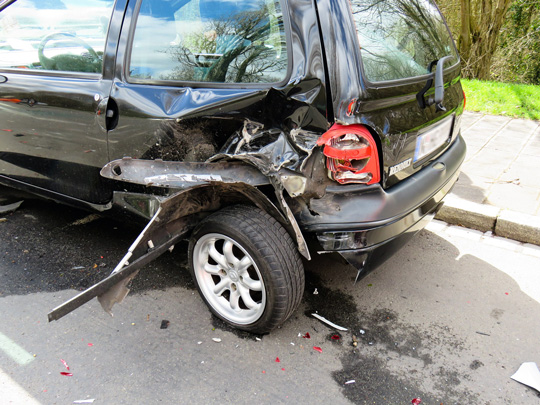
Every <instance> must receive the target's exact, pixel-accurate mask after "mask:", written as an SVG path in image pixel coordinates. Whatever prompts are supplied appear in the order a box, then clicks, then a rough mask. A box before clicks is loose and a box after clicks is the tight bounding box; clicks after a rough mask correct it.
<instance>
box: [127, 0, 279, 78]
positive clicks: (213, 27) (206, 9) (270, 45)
mask: <svg viewBox="0 0 540 405" xmlns="http://www.w3.org/2000/svg"><path fill="white" fill-rule="evenodd" d="M146 1H148V0H146ZM162 2H163V3H167V2H166V1H165V0H162ZM144 3H145V1H143V4H142V6H141V12H140V15H139V17H138V21H137V27H136V29H135V38H134V41H133V49H132V56H131V63H130V76H131V77H134V78H139V79H141V78H142V79H154V80H175V81H202V82H222V83H223V82H227V83H261V82H263V83H275V82H280V81H282V80H283V79H284V78H285V75H286V71H287V53H286V44H285V34H284V29H283V20H282V15H281V11H280V8H279V3H278V2H274V1H273V0H267V1H266V2H265V1H261V2H259V3H256V2H252V1H246V0H235V1H233V0H228V1H225V2H223V1H222V2H217V1H213V0H192V1H184V2H183V4H182V5H181V6H180V7H176V9H170V8H169V9H168V12H167V8H166V7H163V8H162V9H160V10H158V9H157V8H155V7H153V8H149V9H148V10H147V9H145V7H144V6H145V4H144ZM153 3H155V2H153ZM177 3H178V2H177ZM156 27H159V33H157V31H156ZM151 30H152V31H153V32H156V33H157V37H156V35H155V34H154V35H149V34H150V32H151Z"/></svg>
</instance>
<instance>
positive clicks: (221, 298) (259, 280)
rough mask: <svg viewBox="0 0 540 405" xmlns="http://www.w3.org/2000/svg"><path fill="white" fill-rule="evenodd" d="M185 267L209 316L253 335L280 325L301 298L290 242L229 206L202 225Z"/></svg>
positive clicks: (262, 219)
mask: <svg viewBox="0 0 540 405" xmlns="http://www.w3.org/2000/svg"><path fill="white" fill-rule="evenodd" d="M189 263H190V269H191V274H192V276H193V279H194V281H195V284H196V285H197V289H198V290H199V293H200V294H201V297H202V298H203V300H204V301H205V302H206V304H207V305H208V307H209V308H210V310H211V311H212V313H213V314H214V315H216V316H217V317H218V318H220V319H222V320H223V321H225V322H226V323H228V324H230V325H232V326H233V327H235V328H237V329H241V330H245V331H249V332H252V333H257V334H264V333H268V332H270V331H271V330H272V329H274V328H276V327H277V326H279V325H281V324H282V323H283V322H285V321H286V320H287V318H289V317H290V316H291V314H292V313H293V312H294V310H295V309H296V308H297V307H298V305H299V304H300V300H301V298H302V294H303V292H304V282H305V279H304V269H303V265H302V260H301V259H300V255H299V254H298V250H297V249H296V246H295V244H294V242H293V240H292V238H291V237H290V235H289V234H288V233H287V231H286V230H285V229H284V228H283V227H282V226H281V225H280V224H279V223H278V222H277V221H276V220H275V219H274V218H273V217H272V216H270V215H268V214H267V213H266V212H264V211H262V210H260V209H259V208H256V207H252V206H245V205H234V206H230V207H227V208H224V209H222V210H220V211H218V212H215V213H213V214H212V215H210V216H208V217H206V218H205V219H204V220H203V221H201V223H200V224H199V225H198V226H197V227H196V229H195V230H194V231H193V234H192V237H191V240H190V243H189Z"/></svg>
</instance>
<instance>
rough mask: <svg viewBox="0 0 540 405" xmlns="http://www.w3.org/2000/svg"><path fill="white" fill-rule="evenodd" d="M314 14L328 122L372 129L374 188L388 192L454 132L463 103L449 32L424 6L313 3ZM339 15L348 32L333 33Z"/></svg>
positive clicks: (390, 1)
mask: <svg viewBox="0 0 540 405" xmlns="http://www.w3.org/2000/svg"><path fill="white" fill-rule="evenodd" d="M347 3H348V4H347ZM338 5H339V6H338ZM345 5H347V6H349V5H350V7H345ZM318 8H319V16H320V20H321V30H322V36H323V39H324V44H325V48H326V55H327V61H328V70H329V74H330V78H331V79H330V81H334V83H332V85H331V92H332V98H333V110H334V111H333V112H334V114H335V120H336V122H340V123H343V124H363V125H365V126H367V127H368V128H369V129H370V130H371V132H372V133H373V135H375V138H376V139H378V140H379V141H380V144H379V147H380V160H381V163H382V164H381V184H382V186H383V187H384V188H388V187H391V186H392V185H394V184H396V183H398V182H400V181H401V180H403V179H405V178H407V177H409V176H410V175H412V174H413V173H415V172H417V171H419V170H421V169H422V168H423V167H425V166H426V165H428V164H429V163H430V162H431V161H433V160H434V159H435V158H437V156H439V155H440V154H442V153H444V151H445V150H446V149H447V148H448V147H449V146H450V145H451V144H452V142H453V141H454V140H455V138H456V137H457V136H458V134H459V128H460V121H461V114H462V112H463V107H464V105H463V99H464V98H463V91H462V88H461V83H460V66H459V56H458V53H457V50H456V47H455V45H454V42H453V40H452V37H451V34H450V31H449V29H448V27H447V25H446V23H445V21H444V19H443V17H442V15H441V13H440V12H439V10H438V8H437V6H436V5H435V4H434V3H433V2H431V1H429V0H385V1H380V0H350V1H349V0H318ZM325 9H327V10H328V12H330V11H331V13H332V15H331V16H327V15H325V13H324V10H325ZM344 10H347V11H344ZM349 10H350V11H349ZM339 12H343V13H347V14H348V15H343V16H342V20H341V23H342V24H343V26H344V28H345V29H346V30H348V31H349V33H346V34H343V33H340V32H339V29H338V26H339V24H340V22H339V20H338V18H339V17H338V16H339ZM333 43H341V44H344V45H343V47H344V48H345V49H346V51H345V52H342V51H341V52H340V51H339V49H338V45H333ZM344 54H347V55H344ZM345 58H346V59H347V62H345V61H344V60H343V59H345ZM345 63H348V64H349V67H348V70H349V72H348V73H347V76H345V75H344V74H343V73H344V69H343V65H344V64H345ZM351 65H353V66H351ZM354 67H355V68H356V69H354ZM437 70H438V71H439V72H438V73H439V76H440V77H439V79H438V80H436V74H435V72H436V71H437ZM333 78H335V79H333ZM436 87H439V88H438V89H437V91H436Z"/></svg>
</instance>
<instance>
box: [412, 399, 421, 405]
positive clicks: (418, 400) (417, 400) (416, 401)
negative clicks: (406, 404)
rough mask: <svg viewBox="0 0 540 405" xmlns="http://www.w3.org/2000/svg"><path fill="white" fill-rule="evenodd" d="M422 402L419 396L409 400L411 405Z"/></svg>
mask: <svg viewBox="0 0 540 405" xmlns="http://www.w3.org/2000/svg"><path fill="white" fill-rule="evenodd" d="M421 403H422V400H421V399H420V398H414V399H413V400H412V401H411V404H413V405H419V404H421Z"/></svg>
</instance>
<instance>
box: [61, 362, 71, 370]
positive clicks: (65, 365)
mask: <svg viewBox="0 0 540 405" xmlns="http://www.w3.org/2000/svg"><path fill="white" fill-rule="evenodd" d="M60 361H61V362H62V364H63V365H64V367H65V368H66V369H67V370H69V366H68V364H67V363H66V361H65V360H62V359H60Z"/></svg>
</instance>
